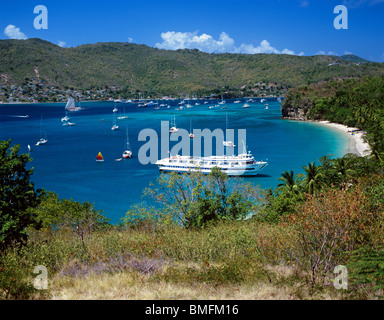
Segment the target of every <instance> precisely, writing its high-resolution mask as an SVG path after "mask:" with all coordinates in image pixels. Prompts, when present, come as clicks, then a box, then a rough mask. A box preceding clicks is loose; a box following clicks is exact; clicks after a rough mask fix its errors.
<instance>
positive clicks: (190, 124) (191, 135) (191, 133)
mask: <svg viewBox="0 0 384 320" xmlns="http://www.w3.org/2000/svg"><path fill="white" fill-rule="evenodd" d="M189 137H190V138H191V139H193V138H194V137H195V135H194V134H193V131H192V120H189Z"/></svg>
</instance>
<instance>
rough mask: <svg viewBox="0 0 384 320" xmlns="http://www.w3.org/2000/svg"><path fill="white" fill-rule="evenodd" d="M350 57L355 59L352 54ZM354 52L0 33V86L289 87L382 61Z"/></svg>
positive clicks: (377, 67)
mask: <svg viewBox="0 0 384 320" xmlns="http://www.w3.org/2000/svg"><path fill="white" fill-rule="evenodd" d="M356 61H358V62H356ZM361 61H362V59H360V58H358V57H354V58H352V59H351V57H349V58H348V57H347V59H346V58H345V57H344V58H343V57H336V56H312V57H299V56H292V55H277V54H255V55H246V54H209V53H204V52H200V51H198V50H186V49H184V50H177V51H169V50H160V49H156V48H151V47H148V46H146V45H137V44H132V43H116V42H110V43H96V44H87V45H81V46H78V47H74V48H61V47H59V46H57V45H55V44H52V43H50V42H47V41H44V40H41V39H36V38H35V39H28V40H0V76H1V77H0V86H2V85H3V86H4V85H5V86H9V85H19V86H21V85H22V84H25V83H27V82H28V81H29V80H30V79H36V78H37V79H39V80H43V81H45V82H46V83H48V84H51V85H53V86H56V87H57V88H60V89H65V88H74V89H78V90H84V89H94V88H101V87H110V86H117V87H119V88H121V89H124V88H125V90H130V91H135V90H140V91H141V90H146V91H148V92H157V93H161V94H179V93H181V92H185V93H190V94H194V93H199V92H201V93H202V92H204V90H212V89H215V88H223V87H228V88H240V87H244V86H248V87H250V88H251V87H252V86H254V84H256V83H275V84H278V85H282V86H287V87H292V86H297V85H301V84H308V83H312V82H319V81H322V80H331V79H334V78H346V77H362V76H365V75H373V76H374V75H382V74H384V64H382V63H365V61H364V63H360V62H361Z"/></svg>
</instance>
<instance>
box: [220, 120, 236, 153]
mask: <svg viewBox="0 0 384 320" xmlns="http://www.w3.org/2000/svg"><path fill="white" fill-rule="evenodd" d="M227 131H228V114H227V113H225V135H227ZM223 145H224V147H229V148H234V147H236V146H235V145H234V144H233V142H232V141H230V140H228V141H223Z"/></svg>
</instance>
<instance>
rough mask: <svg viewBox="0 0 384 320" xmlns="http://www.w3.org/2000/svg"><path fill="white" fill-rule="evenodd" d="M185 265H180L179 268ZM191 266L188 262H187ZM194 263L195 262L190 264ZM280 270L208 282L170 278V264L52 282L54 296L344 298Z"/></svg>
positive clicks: (151, 298) (64, 277)
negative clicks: (147, 271) (270, 275)
mask: <svg viewBox="0 0 384 320" xmlns="http://www.w3.org/2000/svg"><path fill="white" fill-rule="evenodd" d="M180 266H181V265H178V268H179V267H180ZM184 267H185V268H187V266H184ZM188 267H191V265H188ZM268 269H269V270H271V271H272V270H273V271H275V272H278V276H279V277H280V280H279V281H273V282H272V283H271V282H269V281H264V280H260V281H253V282H246V283H236V284H233V283H225V284H217V283H207V282H203V281H196V282H193V283H185V282H183V281H180V282H178V281H176V282H174V281H168V280H166V279H165V278H164V277H163V276H164V274H166V273H167V267H165V268H164V269H163V270H162V271H161V272H158V273H157V275H156V277H155V276H154V275H153V274H152V275H143V274H140V273H138V272H136V271H129V270H126V271H123V272H115V273H110V272H102V273H94V272H92V273H89V274H86V275H81V276H71V275H62V274H57V275H56V276H55V277H54V279H52V281H51V282H50V288H51V294H52V296H51V299H53V300H302V299H320V300H325V299H340V298H341V297H339V296H338V295H337V293H335V292H334V290H333V291H332V290H331V292H326V291H324V292H323V293H321V292H320V293H319V292H316V295H315V296H314V295H312V294H311V292H310V288H309V287H308V286H306V285H304V284H302V283H300V282H297V281H296V282H295V283H294V284H290V283H288V282H287V283H284V281H281V280H286V279H288V278H289V277H291V276H292V275H293V271H292V270H291V269H290V268H289V267H286V266H277V267H269V268H268Z"/></svg>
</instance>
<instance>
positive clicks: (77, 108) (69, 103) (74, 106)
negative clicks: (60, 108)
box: [65, 97, 83, 111]
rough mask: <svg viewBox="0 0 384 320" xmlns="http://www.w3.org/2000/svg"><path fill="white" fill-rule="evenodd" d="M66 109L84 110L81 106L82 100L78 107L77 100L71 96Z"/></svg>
mask: <svg viewBox="0 0 384 320" xmlns="http://www.w3.org/2000/svg"><path fill="white" fill-rule="evenodd" d="M65 110H68V111H80V110H83V108H82V107H81V106H80V101H79V106H78V107H76V104H75V100H73V98H72V97H69V98H68V101H67V105H66V106H65Z"/></svg>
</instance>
